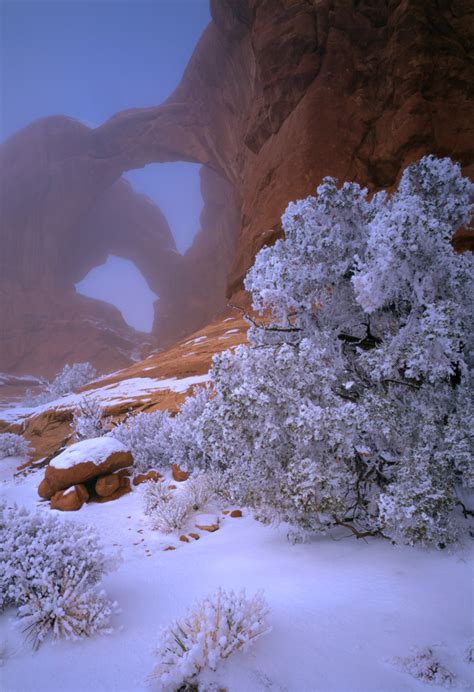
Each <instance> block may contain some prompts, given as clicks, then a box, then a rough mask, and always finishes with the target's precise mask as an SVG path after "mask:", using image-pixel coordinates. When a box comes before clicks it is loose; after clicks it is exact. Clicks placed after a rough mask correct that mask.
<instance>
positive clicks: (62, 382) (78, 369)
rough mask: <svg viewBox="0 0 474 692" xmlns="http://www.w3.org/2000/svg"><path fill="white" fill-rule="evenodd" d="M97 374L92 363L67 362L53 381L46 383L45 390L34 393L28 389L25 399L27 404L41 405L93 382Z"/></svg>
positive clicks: (24, 402) (24, 403)
mask: <svg viewBox="0 0 474 692" xmlns="http://www.w3.org/2000/svg"><path fill="white" fill-rule="evenodd" d="M96 376H97V372H96V370H95V368H93V367H92V365H91V364H90V363H73V364H72V365H68V364H66V365H65V366H64V368H63V369H62V370H61V371H60V372H58V374H57V375H56V376H55V377H54V379H53V380H52V381H51V382H47V383H45V390H44V391H43V392H41V393H40V394H37V395H33V394H31V392H30V391H28V392H27V393H26V395H25V397H24V399H23V405H25V406H39V405H41V404H47V403H48V402H50V401H54V399H58V398H59V397H61V396H64V395H65V394H70V393H71V392H75V391H77V390H78V389H80V388H81V387H84V386H85V385H86V384H88V383H89V382H92V380H94V379H95V378H96Z"/></svg>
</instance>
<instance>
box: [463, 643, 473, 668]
mask: <svg viewBox="0 0 474 692" xmlns="http://www.w3.org/2000/svg"><path fill="white" fill-rule="evenodd" d="M464 660H465V661H466V663H474V640H473V641H472V642H469V644H468V645H467V647H466V650H465V651H464Z"/></svg>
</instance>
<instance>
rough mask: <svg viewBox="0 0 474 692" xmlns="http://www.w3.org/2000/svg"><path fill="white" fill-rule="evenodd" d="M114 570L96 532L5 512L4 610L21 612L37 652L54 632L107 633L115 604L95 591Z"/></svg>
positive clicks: (0, 521)
mask: <svg viewBox="0 0 474 692" xmlns="http://www.w3.org/2000/svg"><path fill="white" fill-rule="evenodd" d="M113 566H114V563H113V561H112V560H111V559H109V558H107V557H106V555H105V553H104V552H103V549H102V547H101V545H100V543H99V541H98V537H97V534H96V532H95V531H94V530H93V529H92V528H90V527H87V526H84V525H82V524H78V523H77V524H76V523H75V522H69V521H60V519H59V518H58V517H55V516H54V515H52V514H43V513H40V512H38V513H34V514H30V513H29V512H28V511H27V510H25V509H20V508H18V507H16V506H14V507H12V508H7V507H6V505H4V504H3V505H1V506H0V610H2V609H3V608H5V607H7V606H16V607H17V608H18V609H19V611H18V613H19V615H20V617H25V618H27V627H28V632H29V634H30V635H31V637H32V639H33V641H34V644H35V646H39V644H40V643H41V641H42V640H43V638H44V637H45V635H46V634H47V632H48V631H49V630H52V631H53V634H54V635H55V636H67V637H69V638H70V637H74V636H81V635H91V634H94V633H96V632H99V631H104V629H105V623H106V620H108V617H109V615H110V614H111V613H112V610H113V609H114V604H113V603H111V602H109V601H107V600H106V599H105V597H104V595H103V594H102V593H99V592H97V591H96V590H95V587H96V585H97V584H98V582H99V581H100V579H101V578H102V576H103V575H104V574H105V573H106V572H108V571H110V569H112V567H113ZM99 611H100V613H101V614H99Z"/></svg>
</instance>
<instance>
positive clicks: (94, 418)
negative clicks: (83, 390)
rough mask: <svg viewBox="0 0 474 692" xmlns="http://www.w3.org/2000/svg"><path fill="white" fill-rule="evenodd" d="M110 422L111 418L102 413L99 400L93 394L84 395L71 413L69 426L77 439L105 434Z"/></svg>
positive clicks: (102, 409)
mask: <svg viewBox="0 0 474 692" xmlns="http://www.w3.org/2000/svg"><path fill="white" fill-rule="evenodd" d="M110 422H111V418H110V417H109V418H107V417H106V416H105V415H104V408H103V407H102V406H101V404H100V401H99V400H98V399H97V398H95V397H93V396H88V397H86V396H84V397H82V399H81V400H80V402H79V405H78V406H77V408H76V410H75V411H74V413H73V418H72V423H71V427H72V429H73V430H74V432H75V435H76V439H77V440H78V441H79V440H87V439H90V438H92V437H101V436H102V435H105V434H106V433H107V432H108V430H109V427H110Z"/></svg>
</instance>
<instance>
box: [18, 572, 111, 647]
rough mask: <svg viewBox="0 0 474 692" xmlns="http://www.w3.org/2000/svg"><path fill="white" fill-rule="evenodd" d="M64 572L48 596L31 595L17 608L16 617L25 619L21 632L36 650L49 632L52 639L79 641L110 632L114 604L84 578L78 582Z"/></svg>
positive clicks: (52, 585)
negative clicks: (81, 638)
mask: <svg viewBox="0 0 474 692" xmlns="http://www.w3.org/2000/svg"><path fill="white" fill-rule="evenodd" d="M67 572H68V570H66V573H65V574H64V575H63V577H62V579H61V581H60V582H59V583H55V584H51V587H52V588H51V590H50V593H49V595H47V596H45V595H43V594H37V593H33V594H32V595H31V597H30V598H29V599H28V601H27V602H26V603H25V604H24V605H22V606H20V607H19V609H18V615H19V617H20V618H22V619H23V620H24V625H25V627H24V631H25V632H26V633H27V634H28V636H29V637H30V639H31V640H32V641H33V647H34V648H35V649H36V648H38V647H39V646H40V644H41V643H42V641H43V639H44V638H45V637H46V636H47V635H48V634H49V632H52V633H53V637H54V638H55V639H60V638H62V639H79V638H80V637H91V636H94V635H96V634H110V632H112V628H111V627H110V618H111V617H112V615H113V614H114V613H115V612H116V611H117V604H116V603H114V602H112V601H110V600H109V599H108V598H107V597H106V595H105V592H104V591H98V590H96V589H91V588H90V587H88V586H87V585H86V584H85V583H84V579H81V580H79V581H78V580H77V578H76V577H75V576H72V577H70V576H69V575H68V574H67Z"/></svg>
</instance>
